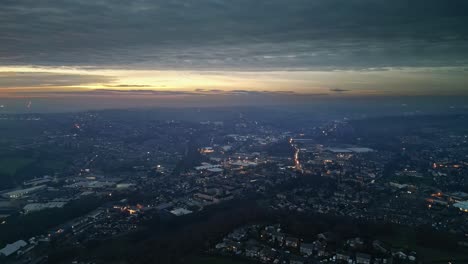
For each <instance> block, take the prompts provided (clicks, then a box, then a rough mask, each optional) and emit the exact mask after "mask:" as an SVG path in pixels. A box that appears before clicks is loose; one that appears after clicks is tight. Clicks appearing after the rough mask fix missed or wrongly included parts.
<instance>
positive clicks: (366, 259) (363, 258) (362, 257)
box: [356, 253, 371, 264]
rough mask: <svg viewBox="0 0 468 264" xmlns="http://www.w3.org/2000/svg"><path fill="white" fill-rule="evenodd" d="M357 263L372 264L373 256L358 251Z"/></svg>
mask: <svg viewBox="0 0 468 264" xmlns="http://www.w3.org/2000/svg"><path fill="white" fill-rule="evenodd" d="M356 263H357V264H370V263H371V256H370V255H369V254H364V253H356Z"/></svg>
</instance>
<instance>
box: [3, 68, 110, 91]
mask: <svg viewBox="0 0 468 264" xmlns="http://www.w3.org/2000/svg"><path fill="white" fill-rule="evenodd" d="M113 80H114V78H113V77H109V76H101V75H79V74H57V73H45V72H37V73H36V72H0V88H23V87H66V86H78V85H86V84H95V83H107V82H111V81H113Z"/></svg>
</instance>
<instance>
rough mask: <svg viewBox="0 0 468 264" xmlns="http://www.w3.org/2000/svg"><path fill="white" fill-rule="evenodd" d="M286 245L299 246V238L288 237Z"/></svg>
mask: <svg viewBox="0 0 468 264" xmlns="http://www.w3.org/2000/svg"><path fill="white" fill-rule="evenodd" d="M285 245H286V246H287V247H293V248H297V247H298V246H299V239H297V238H295V237H287V238H286V240H285Z"/></svg>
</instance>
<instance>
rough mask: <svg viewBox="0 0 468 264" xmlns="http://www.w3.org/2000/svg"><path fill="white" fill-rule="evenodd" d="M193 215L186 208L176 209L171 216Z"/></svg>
mask: <svg viewBox="0 0 468 264" xmlns="http://www.w3.org/2000/svg"><path fill="white" fill-rule="evenodd" d="M191 213H192V211H190V210H187V209H185V208H176V209H174V210H172V211H171V214H173V215H175V216H181V215H187V214H191Z"/></svg>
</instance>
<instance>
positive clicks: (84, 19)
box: [0, 0, 468, 70]
mask: <svg viewBox="0 0 468 264" xmlns="http://www.w3.org/2000/svg"><path fill="white" fill-rule="evenodd" d="M467 14H468V1H466V0H449V1H443V0H392V1H389V0H255V1H252V0H237V1H232V0H154V1H145V0H134V1H115V0H93V1H91V0H44V1H35V0H3V1H2V3H1V5H0V64H1V65H25V64H35V65H88V66H96V67H132V68H137V67H141V68H161V69H166V68H174V69H182V68H187V69H223V68H226V69H251V70H256V69H283V70H301V69H314V68H319V69H329V70H334V69H337V68H339V69H343V68H353V69H364V68H365V69H367V68H375V67H388V66H393V67H399V66H460V65H467V64H468V27H467V26H466V25H467V24H468V16H467Z"/></svg>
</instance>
